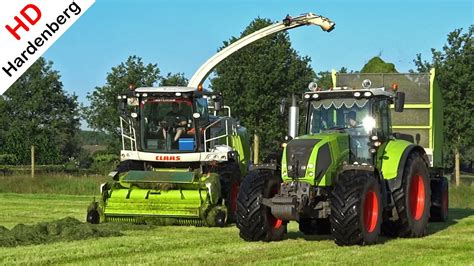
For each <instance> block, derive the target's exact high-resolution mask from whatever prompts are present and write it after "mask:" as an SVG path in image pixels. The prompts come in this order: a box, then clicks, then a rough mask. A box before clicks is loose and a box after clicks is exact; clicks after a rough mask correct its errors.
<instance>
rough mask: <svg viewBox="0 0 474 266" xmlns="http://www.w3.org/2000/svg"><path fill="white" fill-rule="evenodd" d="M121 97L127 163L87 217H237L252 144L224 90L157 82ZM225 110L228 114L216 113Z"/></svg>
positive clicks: (206, 221)
mask: <svg viewBox="0 0 474 266" xmlns="http://www.w3.org/2000/svg"><path fill="white" fill-rule="evenodd" d="M208 100H211V101H213V102H214V106H212V107H211V106H209V105H208ZM119 101H120V110H121V113H122V115H121V117H120V121H121V132H122V145H123V146H122V151H121V154H120V156H121V163H120V165H119V166H118V167H117V170H116V171H114V172H112V173H111V174H110V176H111V177H112V181H111V182H108V183H106V184H103V185H102V186H101V189H100V190H101V199H100V201H99V202H94V203H93V204H91V206H90V207H89V210H88V213H87V221H88V222H90V223H98V222H100V221H104V222H110V221H126V222H134V223H157V224H167V225H172V224H176V225H207V226H224V225H225V224H226V223H227V222H229V221H233V219H234V213H235V210H236V196H237V192H238V188H239V185H240V179H241V175H243V174H245V173H246V171H247V168H248V167H247V165H248V163H249V157H250V145H249V137H248V134H247V131H246V129H245V128H244V127H242V126H240V125H239V123H238V122H237V121H236V120H235V119H233V118H232V117H230V108H228V107H227V106H222V96H221V95H216V94H212V93H209V92H206V91H203V90H201V89H197V88H188V87H158V88H138V89H136V90H134V92H133V93H128V94H123V95H120V96H119ZM209 109H211V111H210V110H209ZM212 109H213V110H212ZM221 109H222V110H221ZM225 110H227V111H225ZM223 112H225V113H227V114H229V116H225V115H221V116H218V115H217V114H218V113H223Z"/></svg>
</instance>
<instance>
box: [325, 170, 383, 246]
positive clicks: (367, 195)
mask: <svg viewBox="0 0 474 266" xmlns="http://www.w3.org/2000/svg"><path fill="white" fill-rule="evenodd" d="M381 199H382V198H381V193H380V184H379V182H378V181H377V180H376V178H375V177H374V176H370V175H369V174H361V173H357V172H355V171H348V172H344V173H342V174H341V175H339V177H338V179H337V181H336V182H335V186H334V189H333V190H332V191H331V194H330V204H331V215H330V217H329V221H330V222H331V234H332V236H333V238H334V241H335V242H336V244H337V245H339V246H348V245H370V244H375V243H376V242H377V239H378V236H379V234H380V227H381V221H382V200H381Z"/></svg>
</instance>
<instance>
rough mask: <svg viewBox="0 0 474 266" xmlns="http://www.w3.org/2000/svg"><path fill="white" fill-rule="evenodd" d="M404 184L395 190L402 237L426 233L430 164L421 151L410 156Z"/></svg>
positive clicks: (404, 174)
mask: <svg viewBox="0 0 474 266" xmlns="http://www.w3.org/2000/svg"><path fill="white" fill-rule="evenodd" d="M402 178H403V179H402V185H401V187H400V188H399V189H397V190H395V191H394V192H393V198H394V199H395V206H396V209H397V213H398V221H397V223H398V229H399V236H401V237H420V236H423V235H425V233H426V226H427V224H428V220H429V215H430V205H431V189H430V181H429V174H428V166H427V165H426V162H425V161H424V160H423V158H422V157H421V155H420V154H419V153H416V152H414V153H412V154H410V156H409V157H408V160H407V162H406V165H405V169H404V171H403V177H402Z"/></svg>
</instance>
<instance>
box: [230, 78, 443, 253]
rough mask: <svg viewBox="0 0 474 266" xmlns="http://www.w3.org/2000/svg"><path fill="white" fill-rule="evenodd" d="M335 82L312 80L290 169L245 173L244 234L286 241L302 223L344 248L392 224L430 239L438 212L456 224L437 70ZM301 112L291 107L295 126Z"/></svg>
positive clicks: (286, 159)
mask: <svg viewBox="0 0 474 266" xmlns="http://www.w3.org/2000/svg"><path fill="white" fill-rule="evenodd" d="M362 78H364V79H362ZM371 80H373V81H371ZM333 81H334V83H335V84H334V87H332V88H330V89H326V90H323V89H321V88H319V87H318V86H317V84H315V83H312V84H310V86H309V89H310V90H309V91H308V92H306V93H304V94H303V97H302V98H303V100H304V101H303V103H304V105H305V110H306V115H305V117H306V123H305V128H304V132H303V134H302V135H299V136H298V135H297V136H295V137H294V138H289V141H288V142H287V143H286V144H285V148H284V150H283V154H282V163H281V169H280V171H278V170H277V171H275V169H270V168H266V167H265V166H261V167H258V166H257V167H254V168H257V170H256V171H251V172H249V173H248V174H247V176H245V177H244V179H243V181H242V185H241V189H240V192H239V195H238V199H237V201H238V202H239V204H238V206H239V207H238V209H237V226H238V227H239V229H240V236H241V237H242V238H243V239H245V240H247V241H255V240H267V241H271V240H281V239H282V238H283V237H284V235H285V233H286V225H287V223H288V222H289V221H297V222H298V223H299V229H300V231H301V232H302V233H304V234H331V235H332V237H333V238H334V240H335V242H336V243H337V244H338V245H354V244H373V243H375V242H376V241H377V238H378V235H379V234H380V232H381V231H382V230H383V232H384V233H385V234H387V235H398V236H402V237H420V236H423V235H424V234H425V232H426V226H427V223H428V221H429V220H430V219H431V220H432V221H446V219H447V212H448V187H447V184H448V183H447V180H446V178H445V177H443V176H442V162H441V149H442V106H441V105H440V103H441V98H440V91H439V87H438V86H437V83H436V81H435V78H434V70H433V71H432V72H431V73H421V74H392V75H387V74H385V75H384V74H336V73H334V76H333ZM389 81H392V84H389V85H388V86H387V83H388V82H389ZM397 81H398V82H400V83H401V84H403V88H404V89H403V90H404V92H399V91H398V86H399V85H398V83H397ZM358 82H360V83H358ZM373 82H374V83H375V86H373V85H372V83H373ZM336 85H338V86H336ZM420 95H422V96H423V97H420ZM405 96H407V97H405ZM406 100H408V103H405V101H406ZM420 101H426V103H423V102H422V104H420ZM297 114H298V112H297V111H291V109H290V115H289V120H290V121H289V125H290V127H292V126H293V127H295V126H297V125H298V123H297V122H298V119H299V117H298V115H297ZM400 123H404V124H403V125H402V124H400ZM395 130H396V131H399V132H394V131H395ZM400 131H401V132H400ZM289 132H290V134H292V133H293V134H294V132H297V128H294V129H293V130H289ZM291 137H293V136H291ZM415 139H418V140H417V141H415ZM255 200H259V201H260V202H261V204H260V205H255V204H253V202H254V201H255ZM255 221H257V222H255ZM251 224H252V225H253V226H250V225H251Z"/></svg>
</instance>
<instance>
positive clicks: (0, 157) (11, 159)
mask: <svg viewBox="0 0 474 266" xmlns="http://www.w3.org/2000/svg"><path fill="white" fill-rule="evenodd" d="M17 163H18V158H17V157H16V155H15V154H0V165H2V164H3V165H15V164H17Z"/></svg>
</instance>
